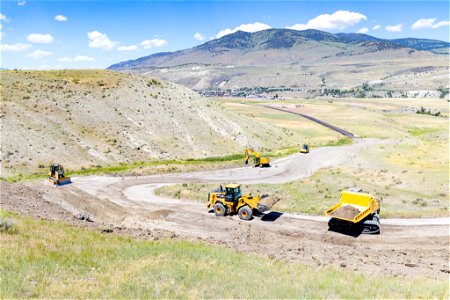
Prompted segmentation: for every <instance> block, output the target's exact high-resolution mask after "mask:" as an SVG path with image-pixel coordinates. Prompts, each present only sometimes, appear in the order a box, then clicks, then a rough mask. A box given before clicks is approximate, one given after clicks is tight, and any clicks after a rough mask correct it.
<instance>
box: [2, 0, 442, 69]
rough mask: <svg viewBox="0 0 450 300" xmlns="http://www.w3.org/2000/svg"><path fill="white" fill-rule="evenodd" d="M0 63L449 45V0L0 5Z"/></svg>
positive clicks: (20, 1) (48, 64) (6, 0)
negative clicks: (419, 41) (360, 37)
mask: <svg viewBox="0 0 450 300" xmlns="http://www.w3.org/2000/svg"><path fill="white" fill-rule="evenodd" d="M0 13H1V14H0V19H1V20H0V22H1V27H0V31H1V39H0V47H1V48H0V55H1V57H0V62H1V63H0V66H1V67H2V68H8V69H14V68H17V69H72V68H107V67H108V66H110V65H112V64H114V63H117V62H120V61H125V60H130V59H136V58H139V57H142V56H147V55H150V54H154V53H158V52H168V51H176V50H181V49H185V48H190V47H194V46H197V45H200V44H202V43H205V42H207V41H208V40H211V39H215V38H219V37H221V36H223V35H226V34H229V33H232V32H235V31H236V30H243V31H248V32H255V31H258V30H263V29H267V28H291V29H295V30H303V29H308V28H314V29H319V30H323V31H327V32H332V33H337V32H360V33H365V34H369V35H373V36H375V37H379V38H387V39H394V38H404V37H415V38H428V39H438V40H443V41H449V24H450V23H449V2H448V1H345V2H344V1H206V0H205V1H162V0H161V1H123V0H122V1H119V0H115V1H114V0H113V1H106V0H104V1H86V0H84V1H83V0H79V1H34V0H2V1H0Z"/></svg>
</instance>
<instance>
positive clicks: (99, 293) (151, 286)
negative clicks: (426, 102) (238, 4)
mask: <svg viewBox="0 0 450 300" xmlns="http://www.w3.org/2000/svg"><path fill="white" fill-rule="evenodd" d="M3 215H6V217H8V218H9V219H12V220H14V222H15V223H16V229H15V232H13V233H5V232H1V233H0V237H1V245H2V251H1V254H0V258H1V259H0V268H1V270H0V272H1V273H0V277H1V281H0V287H1V295H0V296H1V297H2V298H28V297H32V298H50V297H51V298H188V297H189V298H299V297H301V298H303V297H306V298H325V297H326V298H340V297H343V298H367V297H371V298H447V297H448V282H447V281H446V280H442V281H437V280H431V279H425V278H417V279H414V280H411V279H402V278H393V277H383V276H369V275H361V274H355V273H351V272H344V271H341V270H337V269H334V268H331V267H325V268H311V267H306V266H303V265H301V264H293V263H285V262H283V261H278V260H270V259H266V258H260V257H258V256H256V255H249V254H241V253H236V252H235V251H232V250H229V249H225V248H221V247H211V246H206V245H204V244H201V243H192V242H187V241H168V240H167V241H158V242H154V241H141V240H133V239H131V238H126V237H121V236H116V235H114V234H108V235H102V234H100V233H97V232H94V231H92V230H88V229H84V228H77V227H71V226H68V225H65V224H61V223H54V222H49V221H41V220H35V219H31V218H28V217H19V216H17V215H12V214H5V213H3Z"/></svg>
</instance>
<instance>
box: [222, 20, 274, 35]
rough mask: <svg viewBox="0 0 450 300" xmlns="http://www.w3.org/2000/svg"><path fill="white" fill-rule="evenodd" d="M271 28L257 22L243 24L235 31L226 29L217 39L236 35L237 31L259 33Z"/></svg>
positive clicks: (234, 29)
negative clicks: (232, 34)
mask: <svg viewBox="0 0 450 300" xmlns="http://www.w3.org/2000/svg"><path fill="white" fill-rule="evenodd" d="M270 28H272V27H271V26H269V25H267V24H264V23H260V22H255V23H250V24H242V25H239V26H238V27H235V28H233V29H230V28H226V29H223V30H221V31H220V32H219V33H218V34H216V38H217V39H218V38H221V37H223V36H225V35H227V34H231V33H235V32H236V31H239V30H240V31H245V32H257V31H261V30H265V29H270Z"/></svg>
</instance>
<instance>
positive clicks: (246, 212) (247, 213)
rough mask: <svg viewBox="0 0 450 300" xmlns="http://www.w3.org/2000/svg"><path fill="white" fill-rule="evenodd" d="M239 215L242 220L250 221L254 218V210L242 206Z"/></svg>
mask: <svg viewBox="0 0 450 300" xmlns="http://www.w3.org/2000/svg"><path fill="white" fill-rule="evenodd" d="M238 215H239V218H241V220H244V221H248V220H250V219H251V218H252V209H251V208H250V207H248V206H242V207H241V208H239V210H238Z"/></svg>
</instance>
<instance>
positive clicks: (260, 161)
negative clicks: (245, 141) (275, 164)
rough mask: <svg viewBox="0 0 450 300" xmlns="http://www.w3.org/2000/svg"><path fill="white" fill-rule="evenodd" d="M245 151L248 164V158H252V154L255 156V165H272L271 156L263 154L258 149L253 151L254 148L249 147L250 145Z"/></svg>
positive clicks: (262, 166)
mask: <svg viewBox="0 0 450 300" xmlns="http://www.w3.org/2000/svg"><path fill="white" fill-rule="evenodd" d="M244 151H245V164H246V165H247V164H248V160H249V159H250V156H253V162H254V165H255V167H260V168H264V167H270V158H268V157H263V156H261V154H259V153H258V152H256V151H253V149H252V148H249V147H245V148H244Z"/></svg>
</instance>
